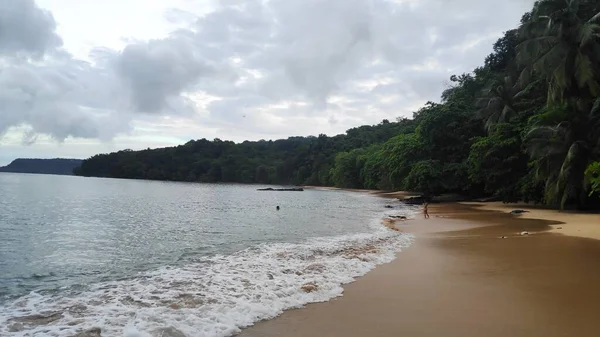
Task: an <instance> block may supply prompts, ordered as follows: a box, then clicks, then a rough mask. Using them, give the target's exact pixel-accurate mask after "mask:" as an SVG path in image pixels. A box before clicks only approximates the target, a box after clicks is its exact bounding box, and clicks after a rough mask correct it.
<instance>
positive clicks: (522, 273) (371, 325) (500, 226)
mask: <svg viewBox="0 0 600 337" xmlns="http://www.w3.org/2000/svg"><path fill="white" fill-rule="evenodd" d="M430 214H431V219H429V220H423V219H419V220H414V221H406V222H397V224H396V225H397V227H398V228H399V229H400V230H403V231H406V232H410V233H414V234H415V235H416V240H415V243H414V244H413V245H412V246H411V247H409V248H407V249H405V250H404V251H403V252H401V253H399V254H398V258H397V259H396V260H395V261H394V262H392V263H389V264H386V265H382V266H380V267H378V268H376V269H375V270H374V271H372V272H371V273H369V274H367V275H365V276H364V277H362V278H360V279H359V280H357V281H356V282H354V283H351V284H349V285H347V286H346V287H345V293H344V296H343V297H340V298H337V299H334V300H332V301H329V302H326V303H318V304H311V305H308V306H307V307H306V308H304V309H297V310H291V311H288V312H285V313H284V314H282V315H281V316H280V317H278V318H276V319H274V320H270V321H264V322H260V323H258V324H256V325H255V326H253V327H251V328H248V329H246V330H244V331H242V333H241V334H240V335H239V336H242V337H259V336H261V337H274V336H287V337H294V336H332V337H333V336H344V337H352V336H408V337H419V336H457V337H458V336H461V337H464V336H491V337H494V336H499V337H500V336H502V337H506V336H513V337H514V336H528V337H536V336H540V337H541V336H544V337H553V336H578V337H587V336H590V337H592V336H594V337H595V336H599V335H600V290H599V287H600V268H599V267H598V262H599V261H600V241H597V240H592V239H585V238H578V237H571V236H564V235H556V234H552V233H549V232H548V231H547V230H548V229H549V228H551V226H552V225H553V224H556V223H557V221H554V222H548V221H540V220H531V219H526V218H515V217H514V216H511V215H508V214H506V213H505V212H504V213H500V212H488V211H483V210H480V208H473V207H471V206H465V205H458V204H455V205H441V206H430ZM522 231H528V232H529V233H531V234H530V235H525V236H522V235H521V234H520V233H521V232H522ZM502 236H505V237H506V238H505V239H502V238H501V237H502Z"/></svg>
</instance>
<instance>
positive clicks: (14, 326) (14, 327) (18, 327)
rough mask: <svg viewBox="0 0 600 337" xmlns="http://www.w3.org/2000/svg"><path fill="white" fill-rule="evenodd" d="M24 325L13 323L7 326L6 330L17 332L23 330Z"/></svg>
mask: <svg viewBox="0 0 600 337" xmlns="http://www.w3.org/2000/svg"><path fill="white" fill-rule="evenodd" d="M24 329H25V327H24V326H23V324H21V323H14V324H11V325H9V326H8V332H19V331H23V330H24Z"/></svg>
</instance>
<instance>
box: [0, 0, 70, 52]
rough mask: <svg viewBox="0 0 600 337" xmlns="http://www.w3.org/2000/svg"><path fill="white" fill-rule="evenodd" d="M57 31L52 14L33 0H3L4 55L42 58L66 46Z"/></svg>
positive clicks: (0, 43)
mask: <svg viewBox="0 0 600 337" xmlns="http://www.w3.org/2000/svg"><path fill="white" fill-rule="evenodd" d="M55 30H56V22H55V21H54V17H53V16H52V14H51V13H50V12H48V11H46V10H43V9H41V8H39V7H37V6H36V4H35V2H34V1H33V0H2V1H0V56H15V55H18V54H24V55H27V56H35V57H40V56H42V55H43V54H44V53H45V52H46V51H48V50H52V49H54V48H57V47H60V46H61V45H62V40H61V38H60V37H59V36H58V35H57V34H56V32H55Z"/></svg>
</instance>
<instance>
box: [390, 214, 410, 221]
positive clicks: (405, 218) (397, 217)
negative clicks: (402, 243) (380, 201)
mask: <svg viewBox="0 0 600 337" xmlns="http://www.w3.org/2000/svg"><path fill="white" fill-rule="evenodd" d="M390 218H392V219H400V220H407V219H408V218H407V217H406V216H404V215H390Z"/></svg>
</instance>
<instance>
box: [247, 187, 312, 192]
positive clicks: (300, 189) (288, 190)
mask: <svg viewBox="0 0 600 337" xmlns="http://www.w3.org/2000/svg"><path fill="white" fill-rule="evenodd" d="M257 191H273V192H303V191H304V189H303V188H271V187H269V188H259V189H258V190H257Z"/></svg>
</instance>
